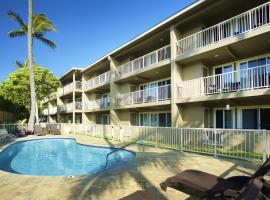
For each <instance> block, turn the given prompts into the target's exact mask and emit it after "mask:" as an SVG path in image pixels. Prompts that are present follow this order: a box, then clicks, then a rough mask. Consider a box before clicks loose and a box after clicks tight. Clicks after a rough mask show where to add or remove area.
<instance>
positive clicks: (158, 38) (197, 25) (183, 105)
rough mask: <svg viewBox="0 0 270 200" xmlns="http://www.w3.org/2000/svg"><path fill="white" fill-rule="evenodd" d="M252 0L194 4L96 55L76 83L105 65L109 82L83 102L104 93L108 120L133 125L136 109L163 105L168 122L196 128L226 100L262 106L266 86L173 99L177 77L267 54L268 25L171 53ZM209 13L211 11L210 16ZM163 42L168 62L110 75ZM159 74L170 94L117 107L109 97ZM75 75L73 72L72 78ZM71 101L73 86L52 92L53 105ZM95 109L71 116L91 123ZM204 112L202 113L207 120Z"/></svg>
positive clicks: (179, 82)
mask: <svg viewBox="0 0 270 200" xmlns="http://www.w3.org/2000/svg"><path fill="white" fill-rule="evenodd" d="M209 2H211V1H209ZM243 2H244V1H243ZM230 3H231V5H234V4H237V5H238V4H239V1H235V2H230ZM253 4H254V5H253ZM253 4H251V3H249V4H248V3H247V4H245V5H244V6H243V7H241V8H236V7H234V6H231V7H230V5H229V4H226V5H224V2H223V1H220V2H218V1H215V2H214V1H213V2H212V4H211V3H209V4H208V5H207V4H205V5H207V6H206V7H205V8H204V9H203V8H200V9H198V10H197V11H196V12H195V11H194V13H190V14H189V15H188V16H185V18H183V19H181V18H179V21H177V20H172V22H170V23H168V25H167V26H166V28H164V29H157V30H155V31H153V32H152V33H151V34H150V33H149V36H148V37H145V38H140V40H135V41H133V42H130V43H128V44H126V46H124V47H125V48H123V49H121V48H120V49H118V50H116V51H114V52H112V53H110V54H108V55H107V56H105V57H103V58H101V59H100V60H98V61H97V62H96V63H94V64H92V65H91V66H90V67H88V68H87V69H84V70H82V72H81V73H82V77H81V79H82V84H83V85H84V84H85V83H86V81H87V80H89V79H90V78H93V77H95V76H97V75H100V74H101V73H104V72H106V71H108V70H110V72H111V80H110V83H109V85H107V86H106V87H103V86H102V87H101V86H100V87H97V88H95V89H93V90H89V91H87V92H84V91H83V92H82V102H83V104H84V103H89V102H90V101H92V100H96V99H98V98H99V97H100V94H102V93H109V95H110V98H111V100H110V102H111V105H110V107H109V109H108V111H107V112H108V113H109V116H110V124H112V125H134V124H138V121H139V113H140V112H144V111H145V112H150V111H151V110H154V111H158V110H162V109H164V107H166V109H167V107H169V110H170V113H171V124H172V126H173V127H196V128H202V127H214V115H213V113H214V109H215V108H217V107H225V106H226V105H227V104H229V105H233V106H235V107H237V106H243V104H245V101H247V100H250V99H252V102H253V104H255V106H256V104H262V105H266V104H267V101H268V100H270V99H268V98H269V97H268V98H267V95H269V94H270V89H268V88H262V89H256V90H248V91H237V92H228V93H220V94H214V95H201V96H196V97H193V96H190V97H187V98H179V90H178V87H179V86H181V85H182V84H183V81H191V80H193V79H200V78H202V77H206V76H210V75H213V73H214V69H215V67H218V66H224V65H227V64H231V65H232V66H233V70H234V71H235V70H239V63H240V62H241V61H244V60H251V59H255V58H259V57H262V56H270V54H269V52H270V47H269V46H270V45H269V32H270V28H269V27H270V25H269V24H267V25H265V26H262V27H259V28H257V29H254V30H252V31H249V32H247V33H244V34H241V35H237V36H232V37H230V38H228V39H224V40H222V41H219V42H215V43H213V44H210V45H206V46H204V47H202V48H199V49H196V50H194V51H191V52H188V53H186V54H183V55H177V49H176V43H177V42H178V41H179V40H181V39H183V38H185V37H188V36H190V35H192V34H195V33H198V32H200V31H202V30H204V29H206V28H208V27H209V26H212V25H215V24H218V23H220V22H221V21H223V20H226V19H229V18H231V17H234V16H236V15H237V14H240V13H239V12H240V11H241V12H245V11H247V10H249V9H251V8H252V7H255V6H258V5H257V4H258V2H257V3H254V2H253ZM219 6H220V7H222V9H224V12H223V13H217V12H211V11H213V10H212V9H217V8H218V7H219ZM214 14H215V15H216V16H212V15H214ZM267 35H268V36H267ZM168 44H169V45H170V47H171V50H170V54H171V58H170V60H169V61H164V62H158V63H154V64H152V65H150V66H148V67H144V68H143V69H140V70H138V71H137V72H132V73H130V74H129V75H127V76H125V77H123V78H122V79H117V80H116V75H115V74H116V71H117V70H118V69H119V67H120V66H121V65H123V64H125V63H127V62H129V61H131V60H134V59H136V58H138V57H140V56H144V55H147V54H149V53H150V52H152V51H153V50H157V49H160V48H162V47H164V46H165V45H168ZM267 44H268V45H267ZM156 55H158V54H156ZM153 59H154V58H153ZM159 73H160V74H159ZM165 77H169V78H170V79H171V96H170V99H167V100H165V101H159V102H148V103H136V104H135V103H134V104H129V105H123V106H118V107H117V105H116V101H115V99H116V97H117V96H118V95H119V94H123V93H130V92H133V91H136V90H138V86H139V85H140V84H142V83H147V82H152V81H156V80H160V79H162V78H165ZM75 79H76V77H75V72H74V73H73V81H75ZM76 80H78V79H76ZM190 90H192V89H190ZM191 92H192V91H191ZM74 101H75V91H72V97H71V98H63V97H58V98H57V105H63V104H65V103H67V102H74ZM253 106H254V105H253ZM206 110H207V111H206ZM101 112H103V111H102V110H101V109H100V110H98V109H97V110H95V111H91V112H90V111H85V110H84V109H83V110H82V113H77V115H78V114H81V115H82V123H84V124H92V123H96V122H97V121H98V118H99V117H100V116H101V115H100V113H101ZM206 112H208V114H207V119H206ZM58 115H61V114H58ZM75 115H76V111H75V110H73V111H72V118H73V122H74V117H75ZM58 117H59V116H58ZM135 118H136V120H135Z"/></svg>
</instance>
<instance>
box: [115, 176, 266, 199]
mask: <svg viewBox="0 0 270 200" xmlns="http://www.w3.org/2000/svg"><path fill="white" fill-rule="evenodd" d="M264 187H265V186H264V182H263V181H261V180H259V179H258V178H254V179H250V181H248V182H247V183H246V184H245V185H244V187H243V188H242V189H241V190H240V191H235V190H231V189H228V190H225V191H224V195H223V196H219V197H217V198H215V197H213V196H207V197H205V198H204V199H206V200H212V199H219V200H269V196H267V195H265V194H269V192H270V188H269V187H268V188H264ZM265 190H267V191H265ZM119 200H161V199H160V198H158V197H156V196H154V195H152V194H150V193H148V192H146V191H144V190H138V191H136V192H134V193H132V194H130V195H128V196H126V197H124V198H121V199H119Z"/></svg>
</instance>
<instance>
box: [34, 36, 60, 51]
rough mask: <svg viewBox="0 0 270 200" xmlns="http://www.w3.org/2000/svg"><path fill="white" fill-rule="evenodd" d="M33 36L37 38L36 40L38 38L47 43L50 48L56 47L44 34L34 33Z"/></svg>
mask: <svg viewBox="0 0 270 200" xmlns="http://www.w3.org/2000/svg"><path fill="white" fill-rule="evenodd" d="M33 37H34V38H36V39H38V40H40V41H41V42H43V43H44V44H46V45H48V46H49V47H51V48H52V49H56V45H55V44H54V43H53V42H52V41H51V40H48V39H46V38H44V35H43V34H40V33H39V34H38V33H36V34H34V35H33Z"/></svg>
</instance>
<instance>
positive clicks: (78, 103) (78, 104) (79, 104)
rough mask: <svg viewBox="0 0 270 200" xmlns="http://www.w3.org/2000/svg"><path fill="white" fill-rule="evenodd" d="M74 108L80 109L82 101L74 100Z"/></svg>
mask: <svg viewBox="0 0 270 200" xmlns="http://www.w3.org/2000/svg"><path fill="white" fill-rule="evenodd" d="M75 110H82V102H75Z"/></svg>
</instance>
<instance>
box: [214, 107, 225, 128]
mask: <svg viewBox="0 0 270 200" xmlns="http://www.w3.org/2000/svg"><path fill="white" fill-rule="evenodd" d="M215 120H216V128H223V110H216V119H215Z"/></svg>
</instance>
